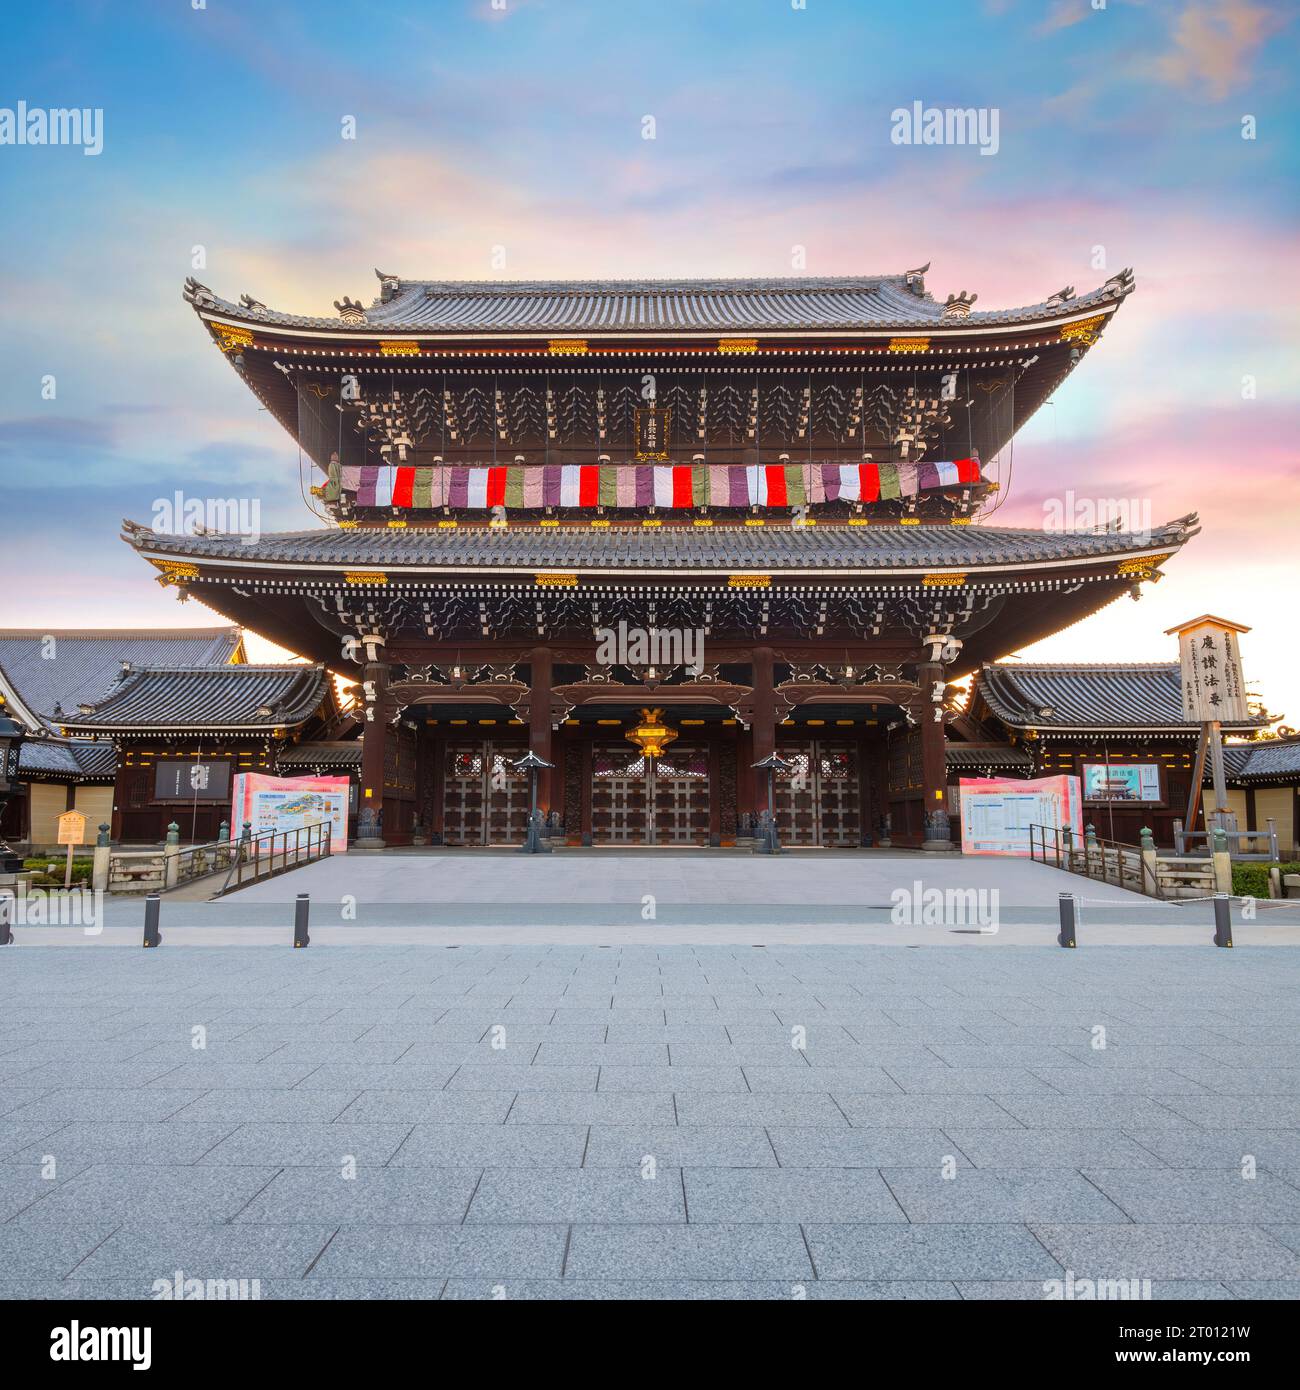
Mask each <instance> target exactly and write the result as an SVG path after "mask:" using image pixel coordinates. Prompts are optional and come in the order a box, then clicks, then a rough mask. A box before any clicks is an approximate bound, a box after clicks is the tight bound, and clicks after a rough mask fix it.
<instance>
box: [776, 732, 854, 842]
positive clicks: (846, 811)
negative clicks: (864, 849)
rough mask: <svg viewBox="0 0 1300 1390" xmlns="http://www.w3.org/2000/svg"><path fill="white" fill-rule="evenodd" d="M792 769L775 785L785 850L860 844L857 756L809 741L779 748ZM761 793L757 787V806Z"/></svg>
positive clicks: (843, 747)
mask: <svg viewBox="0 0 1300 1390" xmlns="http://www.w3.org/2000/svg"><path fill="white" fill-rule="evenodd" d="M777 752H778V753H779V754H780V755H781V757H782V758H784V759H785V760H786V761H787V762H789V763H791V764H793V766H792V767H791V769H790V770H789V771H788V772H785V773H781V774H780V775H778V777H777V779H776V794H775V801H776V817H777V827H778V830H779V833H780V836H781V840H782V842H783V843H785V844H787V845H825V846H850V845H857V844H860V843H861V788H860V787H859V785H858V758H857V750H856V749H855V747H854V746H853V745H852V744H851V743H840V742H836V741H835V740H833V739H809V740H808V741H807V742H804V743H796V744H782V745H781V747H780V748H778V749H777ZM766 797H767V789H766V787H765V786H764V785H762V784H760V786H759V805H760V806H762V805H765V804H766Z"/></svg>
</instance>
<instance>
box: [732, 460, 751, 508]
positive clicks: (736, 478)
mask: <svg viewBox="0 0 1300 1390" xmlns="http://www.w3.org/2000/svg"><path fill="white" fill-rule="evenodd" d="M727 472H728V474H729V475H730V477H729V480H728V486H727V505H728V506H731V507H748V506H749V470H748V469H747V468H746V467H745V465H744V464H743V463H730V464H728V465H727Z"/></svg>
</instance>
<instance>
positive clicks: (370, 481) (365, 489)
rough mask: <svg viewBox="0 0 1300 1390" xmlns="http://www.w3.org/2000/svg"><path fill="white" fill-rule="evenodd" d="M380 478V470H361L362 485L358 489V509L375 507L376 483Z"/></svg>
mask: <svg viewBox="0 0 1300 1390" xmlns="http://www.w3.org/2000/svg"><path fill="white" fill-rule="evenodd" d="M378 478H379V469H378V468H370V467H365V468H363V469H362V470H361V485H360V486H359V487H358V488H357V506H358V507H373V506H374V505H375V483H376V482H377V481H378Z"/></svg>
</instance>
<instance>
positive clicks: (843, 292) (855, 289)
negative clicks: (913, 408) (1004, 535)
mask: <svg viewBox="0 0 1300 1390" xmlns="http://www.w3.org/2000/svg"><path fill="white" fill-rule="evenodd" d="M918 288H919V286H918ZM1132 288H1133V280H1132V276H1131V275H1128V274H1127V272H1125V273H1123V274H1121V275H1119V276H1116V277H1115V278H1114V279H1112V280H1110V281H1108V282H1107V283H1106V284H1105V285H1103V286H1101V287H1099V288H1098V289H1095V290H1092V291H1089V292H1088V293H1086V294H1080V295H1075V296H1074V297H1072V298H1071V299H1068V300H1065V301H1054V302H1051V303H1049V302H1048V301H1047V300H1042V301H1040V302H1039V303H1037V304H1032V305H1027V306H1025V307H1023V308H1017V309H992V310H987V309H977V310H974V311H972V312H971V313H970V315H969V316H968V317H967V318H964V319H957V318H949V319H945V317H944V305H943V304H941V303H939V302H938V301H937V300H935V299H934V298H933V297H932V296H931V295H929V294H928V293H926V292H924V290H923V289H922V291H921V292H920V293H917V292H916V290H914V289H913V288H910V287H909V285H908V283H907V277H905V276H903V275H871V276H860V275H858V276H830V277H798V278H788V279H732V280H728V279H723V280H708V279H704V280H499V281H494V280H403V281H400V282H398V288H397V291H396V292H395V293H394V294H392V295H391V296H390V297H389V298H388V299H383V298H380V299H376V300H375V301H374V303H372V304H371V305H370V307H369V308H368V309H367V310H366V311H365V321H364V322H362V323H354V324H353V323H345V322H344V321H343V320H341V319H339V318H331V317H320V316H310V315H302V314H286V313H281V312H278V311H276V310H272V309H264V308H253V309H250V308H248V307H246V306H243V305H239V304H233V303H231V302H230V301H229V300H224V299H219V298H218V297H217V296H215V295H214V294H213V293H212V292H211V291H210V290H208V289H207V288H206V287H205V286H194V285H192V284H191V285H187V288H186V295H185V297H186V298H187V299H189V300H190V301H191V303H194V305H195V307H196V308H198V309H201V310H203V309H206V310H208V311H211V312H215V313H217V314H219V315H221V316H222V317H232V318H238V319H241V320H243V321H245V322H248V323H254V324H255V323H265V324H267V325H268V326H280V327H293V328H330V329H334V330H336V331H338V332H340V333H358V334H363V335H364V334H371V335H373V334H374V332H375V330H376V329H379V330H381V331H384V332H406V331H409V332H420V331H423V332H430V333H432V332H439V333H465V334H483V333H509V332H518V333H602V332H603V333H620V332H625V333H633V334H635V333H642V332H653V331H658V330H667V331H680V332H685V333H700V332H708V333H713V332H717V333H720V334H728V333H755V332H764V331H783V330H784V331H790V330H798V329H808V330H825V329H836V328H841V329H848V330H852V329H873V328H875V329H885V330H888V329H903V330H914V329H935V328H971V327H989V326H992V327H998V326H1000V325H1003V324H1006V325H1014V324H1019V323H1028V322H1033V321H1035V320H1040V319H1045V318H1053V317H1059V316H1062V315H1068V314H1071V313H1082V312H1084V311H1086V310H1088V309H1103V308H1105V307H1106V306H1108V305H1110V304H1112V303H1114V302H1115V301H1117V300H1120V299H1123V298H1124V297H1125V295H1127V294H1128V293H1129V292H1130V291H1131V290H1132Z"/></svg>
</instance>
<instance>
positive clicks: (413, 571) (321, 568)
mask: <svg viewBox="0 0 1300 1390" xmlns="http://www.w3.org/2000/svg"><path fill="white" fill-rule="evenodd" d="M124 539H126V540H127V541H128V542H129V543H130V544H132V545H133V546H134V548H135V549H136V550H137V551H138V553H139V554H140V555H141V556H142V557H143V558H144V559H146V560H149V561H150V562H151V563H157V564H158V566H159V568H166V566H167V564H168V563H176V562H177V561H180V562H183V563H188V564H193V565H195V566H197V567H198V568H199V573H198V575H197V576H194V577H193V578H191V579H186V580H181V581H180V583H181V587H186V588H192V587H195V586H196V585H199V584H201V583H202V582H204V581H205V580H206V581H211V580H215V579H220V578H221V577H223V576H226V575H231V576H234V575H239V574H253V573H256V574H267V575H292V576H294V577H295V579H297V578H299V577H300V576H304V575H311V576H314V577H317V578H318V579H321V580H323V581H324V582H325V583H326V584H327V585H338V586H339V587H344V586H345V584H346V582H347V581H346V576H347V575H348V574H349V573H355V572H357V571H370V572H374V573H382V574H383V575H384V576H385V581H384V583H383V585H382V587H389V588H391V587H394V586H400V585H403V584H414V585H418V584H419V583H420V582H421V581H425V580H438V579H446V578H453V579H457V580H460V581H462V582H466V581H468V582H471V583H492V582H497V581H505V582H518V581H520V580H532V581H534V582H535V580H536V577H537V575H538V574H539V573H543V574H545V573H550V572H552V571H553V572H555V573H560V574H563V575H565V576H566V577H567V576H569V575H572V576H574V578H575V580H576V582H577V584H579V585H581V584H583V583H600V582H602V581H605V580H611V579H613V580H627V579H636V580H640V581H641V582H642V583H650V582H653V583H663V582H671V581H673V580H676V579H685V580H697V581H700V580H709V581H714V582H717V581H721V582H723V583H724V584H726V583H727V582H728V581H730V580H732V579H768V580H770V581H771V587H772V588H778V587H787V586H788V587H792V588H806V587H808V584H807V583H806V582H805V581H809V580H817V581H825V580H837V581H841V582H852V583H854V584H858V585H863V586H873V587H878V586H879V585H880V584H882V583H883V584H895V585H896V584H897V581H899V580H910V581H913V582H914V583H915V582H918V581H919V582H920V584H921V585H922V586H924V585H925V581H926V580H927V579H930V580H932V581H933V580H935V579H940V578H942V579H952V580H955V581H959V583H960V586H961V587H966V588H969V587H971V586H972V585H973V584H976V583H978V582H980V581H981V580H983V579H986V578H987V579H990V580H1006V579H1008V578H1015V577H1023V578H1025V579H1026V580H1027V581H1032V579H1033V578H1034V576H1036V575H1038V574H1042V573H1049V574H1052V575H1053V576H1057V575H1059V574H1060V573H1061V572H1063V571H1071V570H1073V571H1085V572H1086V571H1099V570H1100V571H1105V573H1104V575H1103V576H1102V577H1105V578H1111V577H1119V578H1124V579H1126V581H1127V582H1131V578H1130V577H1129V576H1116V575H1115V569H1116V567H1117V566H1119V565H1121V564H1124V563H1126V562H1128V561H1130V560H1147V559H1150V560H1153V561H1154V560H1156V559H1157V558H1159V559H1161V560H1164V559H1168V558H1170V557H1171V555H1172V554H1173V553H1174V552H1176V551H1178V550H1179V549H1181V547H1182V545H1183V543H1184V542H1183V541H1181V540H1177V539H1171V540H1167V541H1164V542H1162V543H1161V544H1159V545H1149V546H1144V547H1141V548H1138V549H1132V550H1114V551H1108V552H1107V553H1105V554H1103V555H1073V556H1066V557H1062V558H1058V559H1044V560H1014V561H995V562H989V563H985V564H978V563H975V562H973V561H972V562H969V563H965V564H949V565H943V564H915V565H880V566H877V567H872V566H865V565H853V566H816V565H803V564H800V565H798V566H789V567H787V568H786V569H781V568H779V567H776V566H768V567H763V568H760V567H758V566H753V565H747V566H737V565H709V566H679V565H674V566H672V567H671V568H669V567H667V566H665V567H655V566H650V565H617V566H614V565H610V566H596V565H567V564H566V565H560V564H558V563H556V564H555V565H552V566H549V567H548V565H547V564H544V563H543V562H541V561H538V562H535V563H530V564H526V565H501V564H494V565H471V564H467V563H465V562H463V561H462V562H460V563H456V564H441V565H440V564H411V563H401V562H396V563H395V562H393V561H365V560H355V561H350V562H347V563H345V564H339V563H337V562H334V561H297V560H266V559H251V558H250V559H247V560H239V559H234V558H231V557H227V556H212V555H208V554H204V553H195V552H187V551H184V550H180V549H175V550H173V549H155V548H152V547H150V546H149V545H148V544H147V543H146V544H139V543H137V542H136V540H135V538H133V537H132V536H130V535H126V536H125V537H124ZM295 587H300V588H308V587H314V586H311V585H308V584H306V583H297V584H296V585H295ZM930 587H935V588H942V587H944V586H942V585H937V584H932V585H931V586H930ZM952 587H957V584H956V583H954V585H952Z"/></svg>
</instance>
